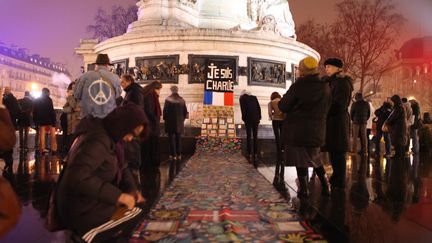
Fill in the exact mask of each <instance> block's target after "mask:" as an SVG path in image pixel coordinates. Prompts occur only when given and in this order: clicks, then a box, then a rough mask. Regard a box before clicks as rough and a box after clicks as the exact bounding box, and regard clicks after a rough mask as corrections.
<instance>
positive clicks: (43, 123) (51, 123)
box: [33, 88, 57, 153]
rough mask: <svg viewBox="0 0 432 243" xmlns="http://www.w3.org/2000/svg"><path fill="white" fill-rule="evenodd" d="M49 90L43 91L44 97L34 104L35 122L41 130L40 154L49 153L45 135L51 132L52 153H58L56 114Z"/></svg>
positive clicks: (44, 89)
mask: <svg viewBox="0 0 432 243" xmlns="http://www.w3.org/2000/svg"><path fill="white" fill-rule="evenodd" d="M49 95H50V91H49V89H47V88H43V89H42V95H41V96H40V97H39V98H37V99H36V100H35V102H34V104H33V120H34V123H35V125H36V126H37V127H38V128H39V152H41V153H43V152H48V150H47V149H46V147H45V142H46V141H45V135H46V132H47V131H49V133H50V137H51V151H52V152H56V151H57V139H56V134H55V133H56V114H55V111H54V106H53V102H52V100H51V98H50V97H49Z"/></svg>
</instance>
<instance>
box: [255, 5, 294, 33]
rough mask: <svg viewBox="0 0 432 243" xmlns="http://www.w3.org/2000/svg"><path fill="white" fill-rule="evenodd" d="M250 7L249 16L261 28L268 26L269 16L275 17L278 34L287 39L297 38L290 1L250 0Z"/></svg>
mask: <svg viewBox="0 0 432 243" xmlns="http://www.w3.org/2000/svg"><path fill="white" fill-rule="evenodd" d="M248 5H249V6H248V15H249V17H250V19H251V21H253V22H255V23H257V25H258V26H259V27H260V26H262V25H263V24H268V23H267V22H268V20H269V18H268V16H273V17H274V22H275V23H276V27H277V30H275V32H276V33H279V34H280V35H281V36H283V37H287V38H292V37H295V29H294V27H295V25H294V20H293V17H292V15H291V11H290V9H289V4H288V0H249V1H248ZM263 22H264V23H263Z"/></svg>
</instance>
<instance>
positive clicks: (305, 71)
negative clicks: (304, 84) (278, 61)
mask: <svg viewBox="0 0 432 243" xmlns="http://www.w3.org/2000/svg"><path fill="white" fill-rule="evenodd" d="M299 72H300V76H306V75H314V74H318V73H319V71H318V61H317V60H316V59H315V58H313V57H310V56H309V57H306V58H304V59H303V60H301V61H300V63H299Z"/></svg>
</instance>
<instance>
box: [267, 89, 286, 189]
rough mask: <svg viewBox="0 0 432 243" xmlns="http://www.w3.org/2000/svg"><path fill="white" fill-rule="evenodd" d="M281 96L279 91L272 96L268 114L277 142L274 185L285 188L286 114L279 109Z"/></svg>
mask: <svg viewBox="0 0 432 243" xmlns="http://www.w3.org/2000/svg"><path fill="white" fill-rule="evenodd" d="M280 99H281V96H280V94H279V93H278V92H273V93H272V94H271V96H270V102H269V103H268V115H269V118H270V120H271V121H272V127H273V133H274V136H275V142H276V156H277V161H276V169H275V177H274V180H273V185H275V186H276V187H280V188H281V189H283V187H284V186H285V181H284V175H285V167H284V166H283V163H282V141H281V136H282V125H283V120H284V118H285V114H284V113H283V112H282V111H281V110H279V106H278V104H279V101H280Z"/></svg>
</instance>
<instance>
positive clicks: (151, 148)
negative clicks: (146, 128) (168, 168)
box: [141, 135, 160, 169]
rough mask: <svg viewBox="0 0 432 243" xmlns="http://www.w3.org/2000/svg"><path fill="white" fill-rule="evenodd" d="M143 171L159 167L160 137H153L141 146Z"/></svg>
mask: <svg viewBox="0 0 432 243" xmlns="http://www.w3.org/2000/svg"><path fill="white" fill-rule="evenodd" d="M141 162H142V163H141V165H142V166H141V169H142V168H143V167H147V166H159V164H160V156H159V136H158V135H156V136H154V135H152V136H149V137H148V138H147V140H145V141H144V142H142V144H141Z"/></svg>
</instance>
